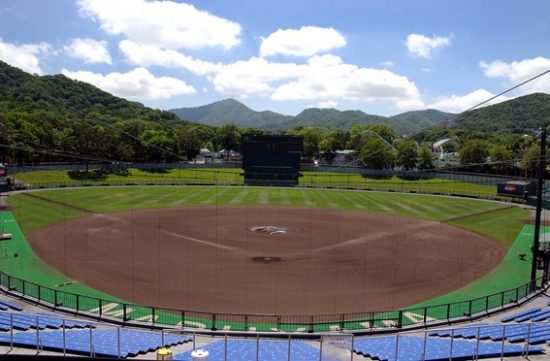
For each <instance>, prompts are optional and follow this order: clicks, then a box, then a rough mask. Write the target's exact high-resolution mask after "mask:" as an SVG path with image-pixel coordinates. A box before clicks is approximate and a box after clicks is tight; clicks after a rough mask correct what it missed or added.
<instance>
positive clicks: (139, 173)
mask: <svg viewBox="0 0 550 361" xmlns="http://www.w3.org/2000/svg"><path fill="white" fill-rule="evenodd" d="M241 174H242V170H241V169H236V168H222V169H208V168H194V169H170V170H166V171H164V172H161V173H155V172H150V171H144V170H139V169H130V170H129V175H128V176H119V175H114V174H110V175H107V176H106V177H105V178H104V179H99V180H76V179H71V178H70V177H69V176H68V174H67V172H66V171H37V172H25V173H16V174H13V175H12V177H13V178H15V179H17V180H20V181H22V182H24V183H27V184H32V185H35V186H52V185H84V184H96V185H101V184H146V183H151V184H152V183H155V184H212V185H215V184H218V185H223V184H233V185H242V184H243V176H242V175H241ZM299 182H300V185H301V186H306V187H307V186H313V187H334V188H359V189H371V190H382V191H387V190H393V191H398V192H402V191H405V192H408V191H414V192H419V193H441V194H464V195H470V196H479V197H495V196H496V186H494V185H480V184H474V183H467V182H457V181H452V180H446V179H413V180H409V179H402V178H398V177H390V178H369V177H364V176H362V175H360V174H356V173H349V174H348V173H327V172H303V177H301V178H300V180H299Z"/></svg>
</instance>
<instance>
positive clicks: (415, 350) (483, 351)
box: [354, 336, 544, 361]
mask: <svg viewBox="0 0 550 361" xmlns="http://www.w3.org/2000/svg"><path fill="white" fill-rule="evenodd" d="M397 342H399V343H397ZM424 342H425V344H424ZM476 348H478V352H477V357H479V358H488V357H500V354H501V352H502V351H503V353H504V356H519V355H521V354H522V353H523V351H524V347H523V346H522V345H506V344H505V345H504V350H502V345H501V344H500V343H493V342H484V341H466V340H459V339H448V338H445V339H443V338H433V337H427V338H426V339H424V338H423V337H414V336H400V337H399V341H397V336H385V337H369V338H364V339H361V338H356V339H355V340H354V351H355V352H357V353H358V354H361V355H364V356H366V357H371V358H374V359H378V360H380V361H416V360H420V359H422V353H423V351H424V350H425V355H424V359H425V360H426V361H435V360H443V359H449V358H451V357H452V358H456V359H472V358H474V357H475V356H476ZM396 350H397V357H396ZM542 352H544V348H542V347H538V346H529V353H530V354H535V353H542Z"/></svg>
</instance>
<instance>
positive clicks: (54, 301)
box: [53, 289, 59, 308]
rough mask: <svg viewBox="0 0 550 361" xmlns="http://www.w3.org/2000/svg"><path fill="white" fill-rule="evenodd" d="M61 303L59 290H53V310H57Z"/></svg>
mask: <svg viewBox="0 0 550 361" xmlns="http://www.w3.org/2000/svg"><path fill="white" fill-rule="evenodd" d="M58 304H59V302H57V290H55V289H54V290H53V308H57V305H58Z"/></svg>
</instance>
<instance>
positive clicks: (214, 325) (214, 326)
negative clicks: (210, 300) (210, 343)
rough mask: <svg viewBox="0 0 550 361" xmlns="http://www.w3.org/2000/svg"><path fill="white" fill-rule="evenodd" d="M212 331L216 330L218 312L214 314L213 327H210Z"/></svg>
mask: <svg viewBox="0 0 550 361" xmlns="http://www.w3.org/2000/svg"><path fill="white" fill-rule="evenodd" d="M210 329H211V330H212V331H216V314H215V313H213V314H212V327H211V328H210Z"/></svg>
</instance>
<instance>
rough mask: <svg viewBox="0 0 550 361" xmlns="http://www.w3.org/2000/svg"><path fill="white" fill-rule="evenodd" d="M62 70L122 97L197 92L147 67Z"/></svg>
mask: <svg viewBox="0 0 550 361" xmlns="http://www.w3.org/2000/svg"><path fill="white" fill-rule="evenodd" d="M61 72H62V73H63V74H64V75H65V76H67V77H69V78H72V79H75V80H80V81H83V82H86V83H90V84H93V85H95V86H97V87H98V88H100V89H103V90H105V91H107V92H109V93H112V94H115V95H117V96H120V97H122V98H130V99H167V98H171V97H173V96H175V95H181V94H193V93H195V89H194V88H193V87H192V86H190V85H187V84H186V83H185V82H184V81H181V80H179V79H176V78H171V77H155V76H154V75H153V74H151V73H149V71H148V70H147V69H145V68H136V69H134V70H131V71H129V72H127V73H110V74H107V75H103V74H98V73H93V72H90V71H75V72H72V71H69V70H66V69H63V70H62V71H61Z"/></svg>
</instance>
